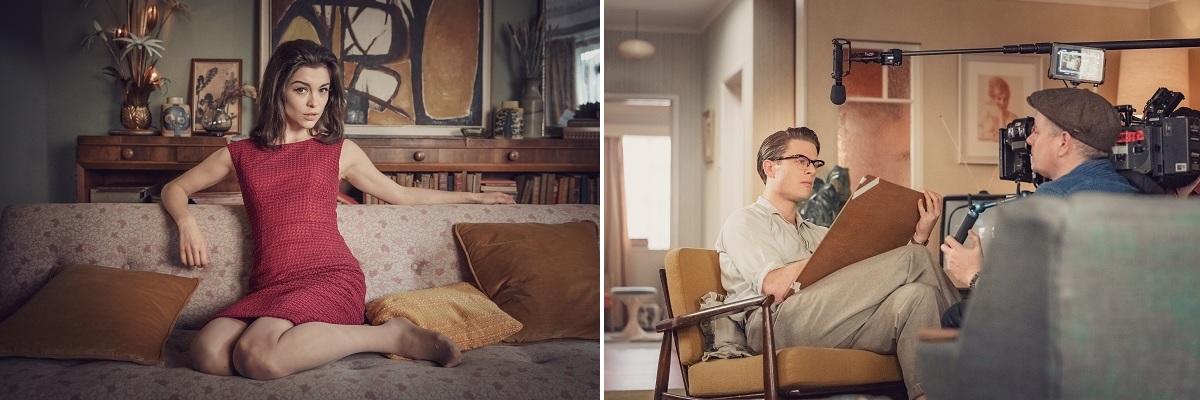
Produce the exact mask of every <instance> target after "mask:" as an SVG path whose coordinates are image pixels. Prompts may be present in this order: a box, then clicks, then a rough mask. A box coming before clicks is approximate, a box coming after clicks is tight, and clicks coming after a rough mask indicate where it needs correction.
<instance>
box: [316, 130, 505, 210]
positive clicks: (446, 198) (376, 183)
mask: <svg viewBox="0 0 1200 400" xmlns="http://www.w3.org/2000/svg"><path fill="white" fill-rule="evenodd" d="M339 168H340V170H341V178H342V179H345V180H346V181H348V182H350V184H351V185H354V187H356V188H358V190H362V191H363V192H364V193H368V194H370V195H372V196H375V197H378V198H380V199H383V201H386V202H388V204H408V205H412V204H463V203H476V204H514V203H515V202H514V201H513V198H512V197H511V196H509V195H506V194H504V193H497V192H491V193H469V192H449V191H444V190H432V189H423V188H411V187H404V186H400V184H398V183H396V181H393V180H392V179H391V178H388V177H387V175H384V174H383V173H382V172H379V169H378V168H375V164H373V163H371V159H369V158H367V153H365V152H363V150H362V148H361V147H358V145H357V144H355V143H354V142H353V141H351V140H349V139H346V141H345V143H343V144H342V158H341V162H340V166H339Z"/></svg>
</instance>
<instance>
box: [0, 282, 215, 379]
mask: <svg viewBox="0 0 1200 400" xmlns="http://www.w3.org/2000/svg"><path fill="white" fill-rule="evenodd" d="M199 282H200V280H199V279H197V278H185V277H180V276H174V275H167V274H160V273H157V272H148V271H127V270H124V269H120V268H110V267H101V266H96V265H68V266H65V267H60V268H57V269H55V270H54V271H53V272H51V276H50V280H49V281H48V282H46V285H45V286H43V287H42V288H41V289H40V290H38V292H37V293H35V294H34V295H33V297H32V298H30V299H29V301H28V302H26V303H25V304H24V305H22V306H21V308H20V309H18V310H17V312H15V313H13V315H12V316H10V317H8V319H6V320H5V321H4V322H3V323H0V357H7V356H19V357H37V358H59V359H106V360H118V361H132V362H135V363H138V364H146V365H150V364H157V363H158V362H159V361H161V360H162V358H163V350H164V348H165V347H166V345H167V338H168V337H169V336H170V334H171V330H172V329H174V327H175V320H176V319H178V318H179V314H180V313H181V312H182V311H183V306H184V305H186V304H187V302H188V299H189V298H191V296H192V292H193V291H194V290H195V289H196V285H197V284H199Z"/></svg>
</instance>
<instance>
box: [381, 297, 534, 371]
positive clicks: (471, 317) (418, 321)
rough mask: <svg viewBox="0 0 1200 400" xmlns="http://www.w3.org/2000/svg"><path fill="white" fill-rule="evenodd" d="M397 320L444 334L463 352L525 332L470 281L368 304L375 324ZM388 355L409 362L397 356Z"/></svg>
mask: <svg viewBox="0 0 1200 400" xmlns="http://www.w3.org/2000/svg"><path fill="white" fill-rule="evenodd" d="M395 317H404V318H408V320H409V321H412V323H413V324H415V325H417V326H419V327H422V328H425V329H428V330H431V331H435V332H441V333H443V334H445V335H446V336H448V337H450V340H453V341H454V344H456V345H458V348H459V350H463V351H466V350H470V349H474V348H477V347H483V346H487V345H489V344H493V343H496V342H499V341H500V339H504V338H506V337H508V336H509V335H512V334H513V333H516V332H517V331H519V330H521V323H520V322H517V320H515V319H513V317H510V316H508V314H505V313H504V311H501V310H500V307H497V306H496V303H493V302H492V301H491V300H490V299H488V298H487V296H485V295H484V294H483V292H480V291H479V289H476V288H475V287H474V286H471V284H470V283H466V282H459V283H455V284H451V285H446V286H441V287H435V288H430V289H422V290H414V291H411V292H400V293H394V294H390V295H387V296H384V297H380V298H378V299H375V300H372V301H371V302H370V303H367V320H368V321H370V322H371V325H383V323H384V322H387V321H388V320H390V319H392V318H395ZM387 356H388V357H389V358H394V359H406V358H404V357H401V356H398V355H395V354H388V355H387Z"/></svg>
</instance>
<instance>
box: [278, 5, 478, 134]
mask: <svg viewBox="0 0 1200 400" xmlns="http://www.w3.org/2000/svg"><path fill="white" fill-rule="evenodd" d="M491 3H492V0H440V1H433V0H410V1H402V2H391V1H387V2H376V1H369V2H338V1H330V0H259V7H260V9H259V16H260V17H259V18H260V20H259V44H258V48H259V60H258V63H259V65H258V68H257V70H258V71H259V74H260V75H261V74H262V71H264V70H265V69H266V65H267V61H268V59H269V58H270V56H271V53H272V51H273V50H274V49H275V47H276V46H278V45H279V44H280V43H282V42H286V41H290V40H295V39H308V40H312V41H314V42H317V43H318V44H320V45H322V46H324V47H326V48H329V49H330V50H332V51H333V54H334V55H335V56H337V58H338V60H339V61H340V62H341V65H342V76H340V77H338V79H340V80H341V81H342V84H343V87H344V88H345V89H346V116H345V117H346V118H345V123H346V133H347V134H352V135H426V136H452V135H454V136H457V135H460V133H459V129H460V128H463V127H483V126H484V125H485V121H487V118H485V116H486V115H487V113H488V112H490V106H489V105H490V103H491V98H490V95H491V90H490V88H491V69H492V68H491V58H492V51H491V42H492V35H491V30H492V4H491Z"/></svg>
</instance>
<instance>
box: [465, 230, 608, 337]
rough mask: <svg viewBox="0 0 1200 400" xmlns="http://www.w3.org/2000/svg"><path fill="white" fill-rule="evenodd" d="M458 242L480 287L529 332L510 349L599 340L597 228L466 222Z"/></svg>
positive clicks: (598, 249)
mask: <svg viewBox="0 0 1200 400" xmlns="http://www.w3.org/2000/svg"><path fill="white" fill-rule="evenodd" d="M454 235H455V237H457V238H458V242H459V244H460V245H462V248H463V251H464V252H465V253H466V255H467V262H468V263H469V264H470V267H471V273H472V274H474V275H475V280H476V282H478V286H479V287H480V288H481V289H483V292H484V293H487V295H488V297H490V298H491V299H492V301H494V302H496V304H497V305H499V306H500V309H501V310H504V312H506V313H508V315H511V316H512V317H513V318H516V319H517V321H520V322H521V324H523V325H524V326H525V327H524V328H523V329H521V331H519V332H517V333H515V334H513V335H512V336H509V337H508V338H506V339H504V341H505V342H509V343H525V342H536V341H542V340H548V339H560V338H576V339H599V338H600V312H599V309H600V233H599V228H597V227H596V223H594V222H591V221H579V222H569V223H565V224H537V223H460V224H457V225H455V226H454Z"/></svg>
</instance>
